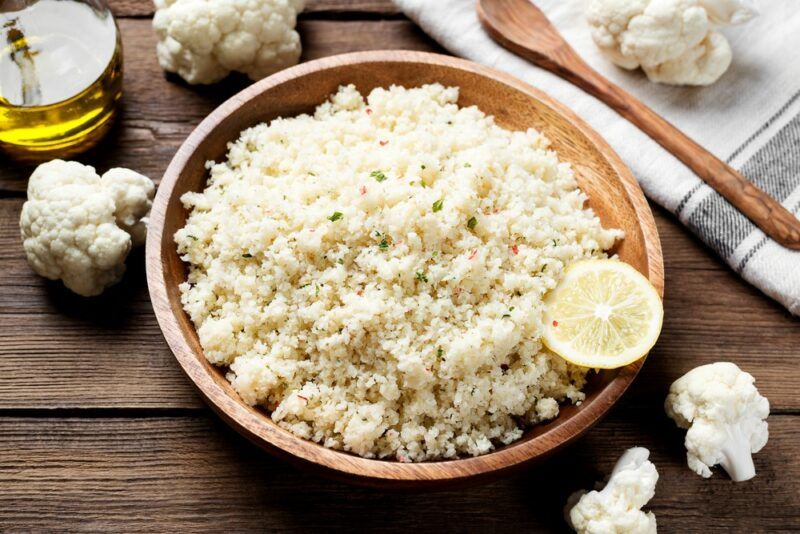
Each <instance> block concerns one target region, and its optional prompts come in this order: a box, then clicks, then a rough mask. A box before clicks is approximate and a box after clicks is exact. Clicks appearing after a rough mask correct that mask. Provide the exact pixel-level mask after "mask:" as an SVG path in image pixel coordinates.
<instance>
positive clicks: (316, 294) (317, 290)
mask: <svg viewBox="0 0 800 534" xmlns="http://www.w3.org/2000/svg"><path fill="white" fill-rule="evenodd" d="M314 287H315V288H316V289H315V291H314V296H315V297H318V296H319V286H318V285H317V284H314Z"/></svg>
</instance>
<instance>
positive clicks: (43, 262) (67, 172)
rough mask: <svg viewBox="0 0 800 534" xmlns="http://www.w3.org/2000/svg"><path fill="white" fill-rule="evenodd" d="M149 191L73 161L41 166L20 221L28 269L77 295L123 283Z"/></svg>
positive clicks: (132, 177)
mask: <svg viewBox="0 0 800 534" xmlns="http://www.w3.org/2000/svg"><path fill="white" fill-rule="evenodd" d="M145 180H146V181H147V182H149V184H147V183H145ZM153 190H154V186H153V182H152V181H150V179H149V178H146V177H144V176H142V175H140V174H137V173H134V172H133V171H128V170H126V169H114V170H112V171H109V172H108V173H106V175H104V176H103V178H101V177H100V176H98V175H97V173H96V172H95V170H94V168H92V167H89V166H87V165H81V164H80V163H77V162H74V161H61V160H54V161H50V162H48V163H44V164H42V165H39V167H37V168H36V170H35V171H34V172H33V174H32V175H31V177H30V180H29V182H28V200H27V202H25V204H23V206H22V214H21V216H20V221H19V223H20V231H21V233H22V240H23V247H24V249H25V255H26V256H27V259H28V264H29V265H30V266H31V268H32V269H33V270H34V271H35V272H36V273H37V274H39V275H40V276H44V277H45V278H49V279H50V280H59V279H60V280H62V281H63V282H64V285H65V286H67V287H68V288H69V289H71V290H72V291H74V292H75V293H77V294H79V295H82V296H85V297H91V296H95V295H99V294H100V293H102V292H103V290H104V289H105V288H106V287H108V286H111V285H113V284H116V283H117V282H119V281H120V280H121V279H122V276H123V274H125V259H126V258H127V256H128V253H129V252H130V250H131V247H132V245H134V244H140V243H141V242H143V241H144V236H145V233H146V228H145V224H146V220H145V216H146V215H147V212H148V211H149V209H150V205H151V204H152V198H153ZM127 230H130V233H129V232H128V231H127Z"/></svg>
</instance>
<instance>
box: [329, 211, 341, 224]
mask: <svg viewBox="0 0 800 534" xmlns="http://www.w3.org/2000/svg"><path fill="white" fill-rule="evenodd" d="M342 217H344V215H342V212H341V211H334V212H333V215H331V216H330V217H328V220H329V221H331V222H336V221H338V220H339V219H341V218H342Z"/></svg>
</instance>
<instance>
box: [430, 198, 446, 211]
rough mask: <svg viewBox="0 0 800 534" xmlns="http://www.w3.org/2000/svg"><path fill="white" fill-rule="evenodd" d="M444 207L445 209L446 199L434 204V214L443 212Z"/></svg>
mask: <svg viewBox="0 0 800 534" xmlns="http://www.w3.org/2000/svg"><path fill="white" fill-rule="evenodd" d="M442 207H444V198H440V199H439V200H437V201H436V202H434V203H433V212H434V213H436V212H437V211H442Z"/></svg>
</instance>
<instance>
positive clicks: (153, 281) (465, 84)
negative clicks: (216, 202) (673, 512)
mask: <svg viewBox="0 0 800 534" xmlns="http://www.w3.org/2000/svg"><path fill="white" fill-rule="evenodd" d="M433 82H439V83H442V84H444V85H454V86H458V87H460V88H461V92H460V99H459V104H460V105H462V106H464V105H473V104H475V105H477V106H478V107H479V108H480V109H481V110H482V111H484V112H485V113H487V114H490V115H494V116H495V118H496V120H497V122H498V123H499V124H500V125H501V126H504V127H506V128H509V129H515V130H522V129H526V128H529V127H534V128H537V129H538V130H540V131H542V132H543V133H544V134H545V135H546V136H547V137H548V138H549V139H550V140H551V141H552V147H553V148H554V149H555V150H557V151H558V155H559V158H560V159H561V161H567V162H569V163H571V164H572V167H573V169H574V170H575V172H576V174H577V178H578V181H579V183H580V187H581V188H582V189H583V191H585V192H586V193H587V195H588V196H589V204H590V205H591V207H592V208H593V209H594V211H595V213H597V215H598V216H599V217H600V219H601V220H602V222H603V224H604V226H606V227H615V228H621V229H622V230H624V231H625V236H626V237H625V239H624V241H623V242H622V243H621V244H620V245H619V246H618V249H617V253H618V254H619V256H620V258H622V259H623V260H624V261H626V262H628V263H630V264H631V265H633V266H634V267H636V268H637V269H639V271H641V272H642V273H644V274H645V275H646V276H647V277H648V278H649V279H650V281H651V282H652V283H653V285H655V287H656V288H658V290H659V292H661V291H663V264H662V258H661V247H660V243H659V239H658V233H657V231H656V226H655V224H654V222H653V216H652V214H651V212H650V209H649V207H648V205H647V202H646V201H645V199H644V196H643V194H642V191H641V190H640V189H639V186H638V184H637V183H636V181H635V180H634V178H633V176H632V175H631V173H630V171H629V170H628V168H627V167H626V166H625V164H623V163H622V161H621V160H620V158H619V156H617V154H616V153H614V151H613V150H612V149H611V147H610V146H608V144H607V143H606V142H605V141H604V140H603V139H602V138H601V137H600V135H598V134H597V132H595V131H594V130H592V129H591V128H590V127H589V126H587V125H586V123H584V122H583V121H582V120H581V119H579V118H578V117H577V116H576V115H575V114H574V113H573V112H571V111H570V110H569V109H567V108H565V107H564V106H563V105H561V104H559V103H558V102H556V101H554V100H553V99H552V98H550V97H548V96H547V95H545V94H543V93H541V92H540V91H538V90H537V89H535V88H533V87H531V86H529V85H527V84H525V83H522V82H521V81H519V80H517V79H515V78H513V77H511V76H509V75H507V74H503V73H500V72H497V71H494V70H492V69H489V68H486V67H483V66H480V65H477V64H474V63H471V62H468V61H464V60H461V59H456V58H452V57H447V56H441V55H436V54H427V53H420V52H406V51H384V52H359V53H353V54H345V55H340V56H335V57H329V58H325V59H321V60H317V61H312V62H309V63H304V64H302V65H299V66H296V67H293V68H290V69H288V70H284V71H282V72H279V73H277V74H275V75H273V76H271V77H269V78H267V79H265V80H262V81H261V82H258V83H256V84H254V85H252V86H251V87H248V88H247V89H245V90H244V91H242V92H241V93H239V94H238V95H236V96H234V97H233V98H231V99H230V100H228V101H227V102H225V103H224V104H223V105H221V106H220V107H219V108H217V110H216V111H214V112H213V113H212V114H211V115H209V116H208V118H206V119H205V120H204V121H203V122H202V123H201V124H200V125H199V126H198V127H197V128H196V129H195V130H194V132H192V134H191V135H190V136H189V138H188V139H187V140H186V142H185V143H184V144H183V146H182V147H181V148H180V149H179V150H178V152H177V154H176V155H175V158H174V159H173V160H172V163H171V164H170V166H169V168H168V169H167V172H166V174H165V175H164V178H163V179H162V181H161V185H160V187H159V189H158V194H157V196H156V199H155V202H154V204H153V211H152V215H151V218H150V230H149V235H148V236H147V281H148V285H149V287H150V296H151V298H152V301H153V308H154V309H155V313H156V317H157V318H158V322H159V324H160V326H161V330H162V331H163V332H164V337H165V338H166V340H167V343H169V346H170V347H171V349H172V351H173V352H174V353H175V357H176V358H177V359H178V361H179V362H180V364H181V366H182V367H183V369H184V371H185V372H186V374H188V375H189V378H190V379H191V380H192V381H193V382H194V384H195V385H196V386H197V387H198V388H199V390H200V393H201V395H202V396H203V398H204V399H205V400H206V402H208V404H209V405H210V406H211V407H212V408H213V409H214V410H215V411H216V412H217V413H218V414H219V415H220V416H221V417H222V418H223V419H224V420H225V421H227V422H228V424H230V425H231V426H232V427H234V428H235V429H236V430H238V431H239V432H240V433H241V434H243V435H244V436H246V437H247V438H249V439H250V440H251V441H253V442H254V443H256V444H257V445H259V446H261V447H263V448H264V449H266V450H267V451H268V452H270V453H273V454H275V455H277V456H280V457H283V458H286V459H288V460H290V461H294V462H295V463H299V464H302V465H303V466H306V467H313V468H315V469H316V470H318V471H320V472H322V473H323V474H325V475H328V476H332V477H334V478H338V479H342V480H345V481H347V482H353V483H358V484H364V485H371V486H384V487H385V486H391V487H415V488H419V487H432V486H437V487H439V486H443V485H448V484H454V483H463V482H467V481H470V482H473V481H479V480H488V479H492V478H496V477H498V476H500V475H502V474H505V473H508V472H510V471H512V470H514V469H517V468H519V467H521V466H523V465H525V464H529V463H531V462H533V461H534V460H538V459H541V458H543V457H545V456H547V455H548V454H551V453H553V452H554V451H555V450H557V449H559V448H561V447H563V446H565V445H567V444H568V443H570V442H572V441H574V440H575V439H576V438H578V437H579V436H580V435H581V434H583V433H584V432H586V430H588V429H589V427H591V426H592V425H593V424H594V423H596V422H597V421H598V419H599V418H600V417H601V416H602V415H603V414H605V413H606V412H607V411H608V410H609V408H611V406H613V405H614V403H615V402H616V401H617V400H618V399H619V398H620V396H621V395H622V393H623V392H624V391H625V390H626V389H627V388H628V386H629V385H630V384H631V382H632V381H633V379H634V377H635V376H636V374H637V372H638V371H639V369H640V368H641V366H642V362H643V360H639V361H638V362H636V363H633V364H631V365H629V366H627V367H625V368H623V369H618V370H614V371H609V372H603V373H600V374H599V375H597V376H595V377H593V378H592V379H591V380H590V382H589V384H587V387H586V400H585V401H584V402H583V403H582V404H581V406H577V407H576V406H564V407H563V408H562V410H561V414H560V415H559V416H558V418H556V419H555V420H554V421H552V422H549V423H547V424H542V425H538V426H536V427H534V428H532V429H530V430H528V431H527V432H526V434H525V435H524V436H523V437H522V438H521V439H520V440H519V441H517V442H515V443H512V444H511V445H508V446H505V447H502V448H499V449H498V450H496V451H494V452H491V453H489V454H486V455H484V456H479V457H474V458H464V459H458V460H448V461H441V462H427V463H416V464H409V463H400V462H395V461H386V460H367V459H364V458H361V457H358V456H354V455H351V454H348V453H345V452H339V451H335V450H331V449H327V448H325V447H322V446H321V445H318V444H316V443H313V442H311V441H307V440H304V439H301V438H298V437H296V436H294V435H293V434H291V433H289V432H288V431H286V430H283V429H281V428H279V427H278V426H277V425H275V424H274V423H273V422H272V420H271V419H270V418H269V417H268V415H267V414H266V413H265V412H263V411H261V410H260V409H257V408H253V407H250V406H247V405H246V404H245V403H244V402H242V400H241V399H240V398H239V396H238V394H237V393H236V392H235V391H234V390H233V389H232V388H231V386H230V384H229V383H228V381H227V380H226V379H225V376H224V373H223V372H222V371H221V370H220V369H219V368H217V367H214V366H212V365H211V364H209V363H208V362H207V361H206V359H205V357H204V356H203V351H202V349H201V347H200V344H199V342H198V338H197V334H196V333H195V329H194V326H193V325H192V323H191V321H190V320H189V318H188V317H187V315H186V314H185V313H184V311H183V309H182V308H181V303H180V293H179V290H178V284H180V283H181V282H183V281H184V280H185V279H186V267H185V265H184V264H183V263H182V262H181V260H180V258H179V257H178V254H177V252H176V246H175V243H174V241H173V235H174V234H175V232H176V231H177V230H178V229H180V228H181V227H183V225H184V223H185V220H186V216H187V213H186V211H185V210H184V209H183V207H182V205H181V203H180V200H179V199H180V196H181V195H182V194H183V193H185V192H187V191H200V190H202V189H203V188H204V187H205V181H206V177H207V172H206V169H205V167H204V165H205V162H206V161H208V160H217V161H219V160H221V159H224V155H225V153H226V143H228V142H229V141H234V140H235V139H237V138H238V136H239V133H240V132H241V131H242V130H243V129H245V128H247V127H249V126H253V125H255V124H257V123H259V122H263V121H269V120H271V119H274V118H276V117H279V116H281V117H288V116H293V115H297V114H299V113H303V112H309V111H312V110H313V109H314V107H315V106H317V105H318V104H319V103H321V102H323V101H324V100H325V99H326V98H327V97H328V96H329V95H330V94H331V93H334V92H335V91H336V89H337V88H338V87H339V86H340V85H343V84H350V83H352V84H355V85H356V86H357V87H358V89H360V90H361V91H362V92H368V91H370V90H371V89H373V88H374V87H386V86H389V85H391V84H397V85H403V86H406V87H412V86H419V85H422V84H426V83H433Z"/></svg>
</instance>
